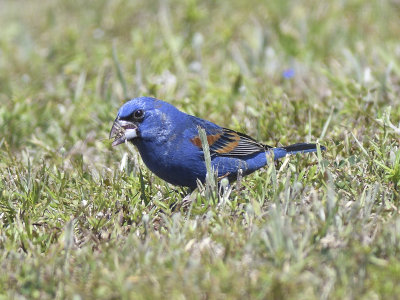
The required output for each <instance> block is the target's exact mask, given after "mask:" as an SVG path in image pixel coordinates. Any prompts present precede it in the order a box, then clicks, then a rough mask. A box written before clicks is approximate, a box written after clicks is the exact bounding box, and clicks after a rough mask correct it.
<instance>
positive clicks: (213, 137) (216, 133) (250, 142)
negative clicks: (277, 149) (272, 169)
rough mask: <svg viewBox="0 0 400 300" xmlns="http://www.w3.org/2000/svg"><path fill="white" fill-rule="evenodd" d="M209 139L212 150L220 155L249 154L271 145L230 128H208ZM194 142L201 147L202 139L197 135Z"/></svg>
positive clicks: (212, 152) (192, 140)
mask: <svg viewBox="0 0 400 300" xmlns="http://www.w3.org/2000/svg"><path fill="white" fill-rule="evenodd" d="M206 133H207V141H208V144H209V146H210V152H211V154H212V155H213V154H214V155H219V156H236V157H237V156H247V155H251V154H254V153H258V152H263V151H265V150H266V149H269V148H271V147H270V146H267V145H263V144H261V143H259V142H257V141H256V140H255V139H253V138H252V137H250V136H248V135H245V134H243V133H240V132H236V131H234V130H231V129H228V128H212V129H208V130H207V128H206ZM190 141H191V142H192V144H194V145H195V146H197V147H200V148H201V140H200V137H199V136H198V135H197V136H195V137H194V138H192V139H191V140H190Z"/></svg>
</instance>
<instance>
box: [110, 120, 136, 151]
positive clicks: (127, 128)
mask: <svg viewBox="0 0 400 300" xmlns="http://www.w3.org/2000/svg"><path fill="white" fill-rule="evenodd" d="M137 136H138V126H137V125H136V124H135V123H133V122H129V121H124V120H119V119H118V118H116V119H115V121H114V123H113V125H112V127H111V131H110V139H114V141H113V143H112V146H113V147H115V146H118V145H119V144H123V143H125V142H126V141H130V140H132V139H134V138H136V137H137Z"/></svg>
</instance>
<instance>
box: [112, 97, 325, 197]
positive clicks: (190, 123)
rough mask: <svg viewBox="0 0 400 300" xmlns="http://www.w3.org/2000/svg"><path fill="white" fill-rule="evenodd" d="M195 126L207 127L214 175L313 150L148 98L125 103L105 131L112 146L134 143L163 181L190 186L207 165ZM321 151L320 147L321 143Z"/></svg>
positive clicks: (201, 178) (222, 175)
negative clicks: (271, 142) (273, 142)
mask: <svg viewBox="0 0 400 300" xmlns="http://www.w3.org/2000/svg"><path fill="white" fill-rule="evenodd" d="M199 128H202V129H204V130H205V132H206V136H207V142H208V146H209V151H210V156H211V165H212V167H213V169H214V170H215V172H216V173H217V175H218V178H228V180H229V181H230V182H232V181H234V180H236V178H237V176H238V174H239V172H240V173H241V174H242V176H245V175H249V174H251V173H253V172H254V171H256V170H257V169H260V168H262V167H264V166H266V165H267V164H268V157H267V156H268V155H271V156H270V157H273V159H274V160H278V159H280V158H283V157H285V156H286V155H289V154H295V153H307V152H316V151H317V145H316V144H312V143H297V144H293V145H290V146H286V147H271V146H268V145H265V144H263V143H261V142H258V141H257V140H255V139H254V138H252V137H250V136H248V135H246V134H244V133H240V132H237V131H235V130H232V129H228V128H225V127H221V126H218V125H216V124H214V123H212V122H210V121H207V120H204V119H201V118H198V117H195V116H192V115H189V114H186V113H184V112H182V111H180V110H179V109H177V108H176V107H175V106H173V105H172V104H170V103H168V102H165V101H162V100H158V99H156V98H152V97H137V98H133V99H131V100H129V101H127V102H126V103H124V104H123V105H122V106H121V108H120V109H119V111H118V114H117V117H116V119H115V120H114V123H113V125H112V127H111V131H110V136H109V138H110V139H113V142H112V146H118V145H120V144H123V143H125V142H129V143H132V144H133V145H135V146H136V148H137V149H138V151H139V154H140V156H141V157H142V160H143V162H144V164H145V165H146V166H147V168H148V169H150V171H152V172H153V173H154V174H155V175H157V176H158V177H159V178H161V179H163V180H164V181H166V182H168V183H170V184H172V185H175V186H182V187H189V188H190V189H192V190H194V189H195V188H196V187H197V181H198V180H199V181H200V182H202V183H204V182H205V179H206V174H207V169H206V164H205V158H204V152H203V148H202V143H201V139H200V136H199ZM320 149H321V150H325V147H324V146H320Z"/></svg>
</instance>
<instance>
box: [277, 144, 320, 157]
mask: <svg viewBox="0 0 400 300" xmlns="http://www.w3.org/2000/svg"><path fill="white" fill-rule="evenodd" d="M320 148H321V151H324V150H326V148H325V147H324V146H320ZM316 151H317V144H309V143H298V144H293V145H290V146H286V147H279V148H274V159H279V158H282V157H284V156H286V155H288V154H296V153H307V152H316Z"/></svg>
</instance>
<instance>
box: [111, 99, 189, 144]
mask: <svg viewBox="0 0 400 300" xmlns="http://www.w3.org/2000/svg"><path fill="white" fill-rule="evenodd" d="M179 113H181V112H180V111H179V110H177V109H176V108H175V107H174V106H172V105H170V104H168V103H166V102H164V101H161V100H158V99H155V98H150V97H139V98H134V99H132V100H130V101H128V102H126V103H125V104H124V105H123V106H122V107H121V108H120V109H119V111H118V115H117V118H116V119H115V121H114V124H113V125H112V127H111V131H110V139H114V141H113V143H112V145H113V146H117V145H120V144H122V143H125V142H126V141H129V142H132V143H135V142H136V141H138V140H140V139H145V140H146V139H147V140H151V139H153V140H154V139H161V138H162V136H163V135H164V133H165V134H166V133H167V131H168V130H170V129H171V126H172V118H174V117H175V116H176V115H177V114H179ZM165 136H166V135H165Z"/></svg>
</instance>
